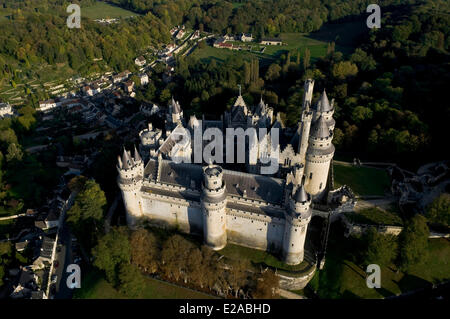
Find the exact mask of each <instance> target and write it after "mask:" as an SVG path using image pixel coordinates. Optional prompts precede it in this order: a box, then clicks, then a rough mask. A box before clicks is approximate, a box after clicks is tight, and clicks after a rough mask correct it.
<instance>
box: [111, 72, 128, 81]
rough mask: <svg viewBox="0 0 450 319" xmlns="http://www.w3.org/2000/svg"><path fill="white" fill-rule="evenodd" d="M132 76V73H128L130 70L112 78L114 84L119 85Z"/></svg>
mask: <svg viewBox="0 0 450 319" xmlns="http://www.w3.org/2000/svg"><path fill="white" fill-rule="evenodd" d="M130 75H131V72H130V71H128V70H125V71H123V72H121V73H119V74H116V75H114V76H113V78H112V80H113V83H119V82H122V81H125V80H126V79H128V77H129V76H130Z"/></svg>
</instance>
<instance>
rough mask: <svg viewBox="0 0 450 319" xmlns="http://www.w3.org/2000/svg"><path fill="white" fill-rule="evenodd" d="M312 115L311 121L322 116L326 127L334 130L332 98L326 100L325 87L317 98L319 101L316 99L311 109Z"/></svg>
mask: <svg viewBox="0 0 450 319" xmlns="http://www.w3.org/2000/svg"><path fill="white" fill-rule="evenodd" d="M313 112H314V115H313V121H317V120H318V119H319V117H321V116H322V117H323V118H324V119H325V121H326V122H327V125H328V127H329V128H330V130H332V131H333V130H334V126H335V124H336V122H335V120H334V119H333V114H334V99H332V100H331V103H330V101H329V100H328V96H327V92H325V89H324V90H323V92H322V95H321V96H320V98H319V101H317V103H316V106H315V108H314V109H313Z"/></svg>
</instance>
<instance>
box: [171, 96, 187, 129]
mask: <svg viewBox="0 0 450 319" xmlns="http://www.w3.org/2000/svg"><path fill="white" fill-rule="evenodd" d="M182 119H183V110H182V109H181V106H180V103H178V102H177V101H175V99H174V98H173V97H172V100H171V102H170V104H169V113H168V114H167V122H168V123H170V124H171V126H172V127H175V126H177V125H178V124H179V123H181V121H182Z"/></svg>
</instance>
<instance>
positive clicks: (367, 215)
mask: <svg viewBox="0 0 450 319" xmlns="http://www.w3.org/2000/svg"><path fill="white" fill-rule="evenodd" d="M345 216H346V217H348V219H349V220H350V221H351V222H354V223H357V224H369V225H392V226H402V225H403V221H402V219H401V218H400V217H399V216H398V215H397V214H395V213H391V212H388V211H384V210H381V209H378V208H376V207H373V208H366V209H362V210H360V211H358V212H351V213H345Z"/></svg>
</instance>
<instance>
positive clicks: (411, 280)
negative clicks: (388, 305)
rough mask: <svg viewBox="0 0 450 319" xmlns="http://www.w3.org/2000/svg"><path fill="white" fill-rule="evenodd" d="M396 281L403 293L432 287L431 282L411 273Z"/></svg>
mask: <svg viewBox="0 0 450 319" xmlns="http://www.w3.org/2000/svg"><path fill="white" fill-rule="evenodd" d="M394 282H395V283H396V284H397V285H398V286H399V288H400V290H401V291H402V293H404V292H408V291H412V290H417V289H422V288H430V287H432V283H431V282H429V281H427V280H425V279H422V278H419V277H417V276H414V275H411V274H405V275H404V276H403V277H402V279H400V280H398V281H394Z"/></svg>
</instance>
